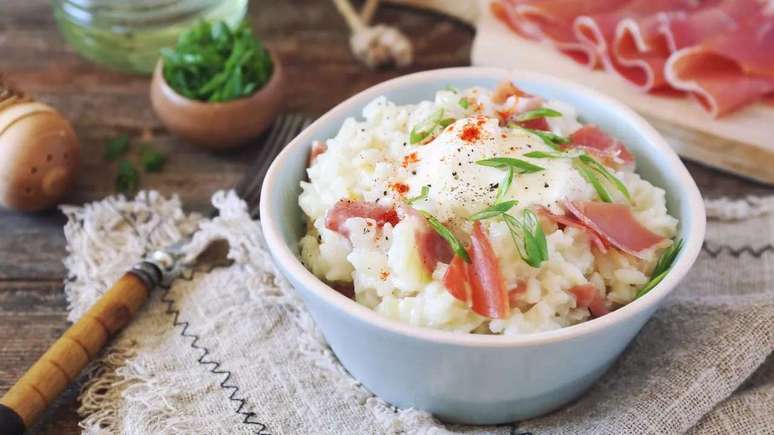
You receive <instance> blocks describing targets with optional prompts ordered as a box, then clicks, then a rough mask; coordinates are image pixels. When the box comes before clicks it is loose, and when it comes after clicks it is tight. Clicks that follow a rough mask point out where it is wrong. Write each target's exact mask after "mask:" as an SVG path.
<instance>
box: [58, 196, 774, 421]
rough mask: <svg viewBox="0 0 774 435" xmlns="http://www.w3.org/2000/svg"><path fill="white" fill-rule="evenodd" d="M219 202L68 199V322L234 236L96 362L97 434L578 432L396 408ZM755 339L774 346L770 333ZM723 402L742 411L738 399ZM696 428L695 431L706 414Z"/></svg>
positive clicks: (729, 219) (735, 214) (241, 210)
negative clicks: (349, 367)
mask: <svg viewBox="0 0 774 435" xmlns="http://www.w3.org/2000/svg"><path fill="white" fill-rule="evenodd" d="M212 202H213V205H214V206H215V207H216V208H217V209H218V210H219V215H218V217H216V218H214V219H212V220H205V219H203V218H202V217H201V216H199V215H197V214H186V213H184V212H183V211H182V207H181V204H180V201H179V199H178V198H177V197H172V198H164V197H162V196H161V195H159V194H158V193H156V192H141V193H140V194H138V195H137V197H136V198H134V200H127V199H125V198H123V197H111V198H107V199H105V200H103V201H99V202H95V203H92V204H87V205H85V206H83V207H63V208H62V210H63V212H64V213H65V215H66V216H67V218H68V223H67V224H66V226H65V236H66V238H67V242H68V254H69V255H68V257H67V258H66V259H65V265H66V267H67V269H68V271H69V276H68V279H67V281H66V283H65V293H66V296H67V300H68V303H69V307H70V313H69V316H68V318H69V320H75V319H77V318H79V317H80V316H81V315H82V314H83V313H84V312H85V311H86V310H87V309H88V307H89V306H90V305H91V304H92V303H93V302H94V301H96V299H97V298H98V297H99V295H100V294H101V292H103V291H104V289H106V288H108V287H109V286H110V285H111V284H112V283H113V282H114V281H115V280H116V279H117V278H118V277H119V276H120V275H122V274H123V273H124V272H125V271H126V270H127V269H128V267H129V266H131V265H132V264H133V263H134V262H136V261H137V260H138V259H139V258H141V257H142V255H143V254H144V253H146V252H148V251H150V250H153V249H157V248H159V247H162V246H165V245H166V244H169V243H171V242H173V241H175V240H177V239H179V238H180V237H182V236H185V235H188V234H191V233H193V232H194V231H196V230H197V229H198V232H197V233H196V235H195V239H194V243H192V245H191V248H190V249H191V250H196V249H201V248H202V247H203V246H205V245H206V244H207V243H208V242H209V241H211V240H213V239H215V238H220V239H225V240H227V241H228V242H229V245H230V252H229V259H230V260H231V261H232V262H233V263H232V264H231V265H230V266H227V267H221V268H217V269H213V270H212V271H210V272H209V273H195V274H194V273H192V274H190V275H188V276H187V277H186V278H185V279H178V280H177V281H175V282H174V283H173V285H172V286H171V287H170V288H169V289H164V290H160V291H156V292H154V294H153V296H152V298H151V300H150V301H149V303H148V304H147V305H146V306H145V307H144V308H143V310H142V311H141V312H140V313H139V314H138V316H137V318H136V319H135V320H134V321H133V322H132V324H130V326H129V327H127V329H126V330H124V331H123V332H122V333H121V334H119V336H117V337H116V338H115V339H114V340H113V342H112V344H111V345H110V347H109V348H108V349H106V351H105V352H104V353H103V355H102V356H101V357H100V359H99V360H98V361H95V362H94V363H92V365H91V366H90V368H89V370H88V371H87V373H86V374H85V375H84V379H85V382H84V386H83V389H82V392H81V394H80V400H81V406H80V408H79V410H78V412H79V414H80V415H81V416H83V420H82V421H81V423H80V425H81V427H82V428H83V430H84V433H87V434H103V433H113V434H119V433H120V434H149V433H154V434H184V433H185V434H188V433H206V434H221V433H222V434H227V433H228V434H231V433H246V434H247V433H256V434H284V433H287V434H296V433H298V434H300V433H341V434H356V433H357V434H365V433H374V434H389V433H393V434H399V433H423V434H438V435H442V434H458V433H477V434H479V433H481V434H519V433H522V432H520V431H521V430H533V431H534V432H535V433H536V434H537V433H540V434H541V435H542V434H543V433H569V432H564V430H565V429H562V430H561V431H557V430H555V429H556V427H561V425H560V426H552V422H551V418H550V417H549V418H546V419H536V420H533V421H528V422H525V424H524V425H519V426H518V427H519V428H520V427H523V429H519V428H517V425H507V426H499V427H487V428H481V427H475V428H474V427H462V426H449V425H443V424H441V423H439V422H438V421H437V420H435V419H434V418H433V417H432V416H431V415H429V414H428V413H426V412H422V411H417V410H413V409H406V410H400V409H396V408H395V407H392V406H391V405H389V404H387V403H385V402H384V401H382V400H380V399H378V398H376V397H374V396H373V395H372V394H371V393H369V392H368V391H367V390H366V389H365V388H363V387H362V386H361V385H360V384H359V383H358V382H357V381H355V380H354V379H353V378H351V377H350V376H349V375H348V374H347V372H346V370H345V369H344V368H343V367H342V366H341V365H340V364H339V363H338V361H337V359H336V357H335V355H334V354H333V353H332V351H331V350H330V348H329V347H328V346H327V344H326V343H325V340H324V338H323V337H322V335H321V333H320V331H319V330H318V329H317V327H316V325H315V323H314V321H313V320H312V318H311V316H310V315H309V314H308V312H307V311H306V310H305V309H304V308H303V304H302V302H301V301H300V299H299V298H298V296H297V295H296V294H295V291H294V290H293V289H292V288H291V287H290V286H289V284H288V283H287V282H286V281H285V280H284V279H283V278H282V277H281V275H280V274H278V273H277V272H276V270H275V269H274V265H273V264H272V262H271V259H270V256H269V255H268V253H267V252H266V251H265V250H264V249H263V246H264V245H263V236H262V233H261V230H260V226H259V225H258V223H257V222H255V221H252V220H251V219H250V218H249V215H248V213H247V210H246V207H245V205H244V203H243V202H242V201H241V200H240V199H239V198H238V197H237V196H236V195H235V194H234V193H233V192H219V193H217V194H216V195H214V197H213V201H212ZM772 205H774V197H771V198H752V197H751V198H748V199H745V200H742V201H729V200H727V199H720V200H714V201H706V206H707V211H708V216H709V217H710V218H711V219H716V220H718V221H719V222H721V225H734V221H738V220H742V219H750V218H760V217H761V216H764V215H765V214H766V213H767V212H770V211H772V210H774V207H772ZM754 240H758V241H763V240H767V239H765V238H755V237H753V238H751V239H750V243H751V244H750V249H751V251H752V252H755V253H758V252H760V253H759V254H758V255H757V256H758V257H762V256H764V255H767V254H769V253H770V251H769V250H763V251H759V249H760V248H759V247H758V246H757V245H755V247H753V246H752V241H754ZM767 241H768V242H770V241H771V239H768V240H767ZM707 246H708V245H705V250H704V252H705V253H707V254H708V255H709V256H710V257H717V256H719V255H721V253H722V252H729V253H731V255H732V257H733V253H732V252H736V251H732V250H739V249H745V248H744V246H747V245H743V246H741V247H740V246H738V245H733V246H732V245H731V244H730V243H727V240H723V239H721V240H719V241H718V244H717V246H719V247H720V248H719V249H720V251H718V250H717V249H718V248H717V247H715V248H709V247H707ZM712 252H717V253H716V254H714V255H713V254H712ZM740 252H741V251H740ZM740 255H741V253H740ZM753 255H754V254H753ZM709 269H711V268H709ZM679 298H680V299H682V297H679ZM764 313H766V315H768V312H764ZM764 321H765V319H764ZM656 323H657V324H659V321H658V320H657V321H656ZM764 326H765V323H764ZM657 327H659V326H658V325H657ZM764 333H765V332H764ZM755 340H763V341H762V342H761V344H762V345H763V346H764V347H765V346H769V347H770V348H771V347H774V339H773V338H771V337H769V339H768V340H769V341H766V339H765V338H764V339H760V338H756V339H755ZM756 346H757V345H756ZM770 352H771V350H769V353H770ZM756 358H757V357H756ZM624 359H626V357H624ZM291 361H292V362H291ZM755 361H757V363H756V362H755ZM760 363H761V361H758V360H757V359H755V358H753V361H750V362H749V365H750V366H751V367H752V369H754V368H755V367H757V366H758V365H760ZM769 365H771V364H769ZM745 367H746V366H745ZM738 369H739V370H741V372H740V373H738V377H739V379H740V380H739V381H738V382H741V381H742V380H744V379H745V378H746V377H747V376H748V375H749V373H747V374H744V373H742V372H744V371H749V372H752V369H748V368H744V369H741V368H738ZM770 372H774V371H771V370H770ZM766 379H768V378H766ZM606 382H607V381H603V382H602V383H606ZM734 382H736V381H734ZM766 382H768V381H766ZM736 385H738V383H737V384H736ZM766 385H767V384H765V385H764V386H766ZM726 388H728V387H726ZM732 390H733V388H732ZM750 391H755V392H759V390H756V389H754V388H753V389H751V390H750ZM766 391H769V390H765V391H764V392H766ZM771 391H772V392H774V389H772V390H771ZM729 392H730V391H729ZM721 394H724V396H723V397H725V395H727V394H728V393H721ZM734 397H736V396H732V398H734ZM740 397H747V396H740ZM715 403H717V402H715ZM722 403H724V404H728V405H726V407H727V408H729V409H738V408H739V405H738V403H737V402H732V401H731V399H728V400H726V401H725V402H722ZM569 408H575V409H577V408H579V407H578V406H576V405H572V406H571V407H569ZM580 408H582V407H580ZM719 408H722V406H721V407H719ZM575 409H573V410H569V409H568V412H569V411H574V410H575ZM713 412H714V411H713ZM711 415H712V413H710V416H709V417H708V418H707V419H705V420H702V422H701V425H704V426H706V427H703V428H704V429H707V428H711V427H714V426H712V425H711V423H712V421H713V420H712V419H713V418H714V419H716V420H717V419H720V420H723V421H727V419H724V418H723V416H722V415H721V416H717V415H716V416H715V417H711ZM697 418H698V417H697ZM685 424H686V425H687V426H685V427H684V428H683V430H686V429H687V428H689V427H691V426H692V425H693V424H695V421H692V422H686V423H685ZM701 425H700V426H701ZM578 427H582V426H578ZM697 427H699V426H697ZM552 428H553V429H552ZM651 428H652V429H654V430H656V429H655V427H651ZM566 430H569V431H572V428H571V427H569V426H568V427H567V429H566ZM707 431H708V432H711V431H709V429H708V430H707ZM525 433H526V432H525ZM600 433H602V432H600Z"/></svg>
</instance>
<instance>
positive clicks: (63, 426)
mask: <svg viewBox="0 0 774 435" xmlns="http://www.w3.org/2000/svg"><path fill="white" fill-rule="evenodd" d="M0 10H1V11H3V13H2V14H0V73H4V74H6V75H7V76H8V77H9V78H10V79H11V80H12V82H13V83H15V84H16V85H17V86H18V87H20V88H21V89H23V90H25V91H27V92H28V93H30V94H32V95H33V96H35V97H36V98H38V99H39V100H41V101H44V102H46V103H49V104H51V105H52V106H54V107H56V108H58V109H59V110H60V111H61V112H62V113H63V114H64V115H65V116H66V117H67V118H69V119H70V120H71V121H72V122H73V123H74V125H75V129H76V131H77V133H78V136H79V138H80V141H81V146H82V149H83V153H82V154H83V167H82V169H81V173H80V179H79V182H78V185H77V187H76V189H75V191H74V192H73V193H72V195H71V196H70V197H69V198H68V202H69V203H75V204H82V203H84V202H87V201H93V200H98V199H100V198H102V197H104V196H106V195H109V194H111V193H113V177H114V171H115V168H114V167H112V166H109V165H106V164H105V163H104V161H103V159H102V146H103V144H104V142H105V141H106V140H107V139H109V138H111V137H114V136H115V135H117V134H118V133H120V132H127V133H129V134H130V136H139V135H141V134H142V133H143V132H146V133H145V134H148V132H150V133H151V134H152V135H153V140H152V141H153V143H154V144H156V146H157V147H159V148H161V149H163V150H164V151H166V152H167V153H168V154H169V156H170V160H169V163H168V165H167V166H166V168H165V169H164V171H163V172H161V173H159V174H154V175H149V176H145V177H144V178H143V179H142V188H146V189H157V190H159V191H161V192H162V193H165V194H172V193H178V194H179V195H180V196H181V198H182V199H183V200H184V202H185V203H186V204H187V206H188V207H189V208H191V209H196V210H201V209H204V208H205V207H206V206H207V204H208V199H209V196H210V194H211V193H212V192H213V191H215V190H217V189H223V188H228V187H229V186H232V185H234V184H235V183H236V182H237V180H238V179H239V178H240V176H241V172H242V171H243V169H244V168H245V166H246V165H247V163H248V162H250V160H251V157H252V156H253V155H254V154H255V146H248V147H247V148H245V149H243V150H240V151H238V152H235V153H231V154H211V153H208V152H205V151H201V150H199V149H197V148H195V147H192V146H190V145H188V144H186V143H183V142H182V141H180V140H177V139H176V138H174V137H171V136H170V135H169V134H167V133H166V132H165V131H164V129H163V127H162V126H161V124H160V123H159V120H158V119H157V118H156V117H155V116H154V114H153V112H152V110H151V108H150V104H149V101H148V84H149V79H148V78H147V77H143V76H133V75H127V74H122V73H118V72H113V71H110V70H107V69H105V68H103V67H100V66H96V65H94V64H91V63H89V62H87V61H85V60H83V59H81V58H80V57H78V56H77V55H75V54H74V53H73V51H72V50H71V49H70V48H69V47H67V46H66V45H65V43H64V42H63V41H62V38H61V36H60V34H59V32H58V30H57V28H56V25H55V23H54V20H53V17H52V14H51V8H50V2H49V1H47V0H26V1H14V0H0ZM250 20H251V21H252V23H253V25H254V27H255V29H256V33H257V34H258V35H260V36H261V37H262V38H263V39H264V40H265V42H266V43H267V45H269V46H270V47H271V48H273V49H274V50H275V51H276V52H277V53H278V55H279V57H280V58H281V59H282V62H283V64H284V65H285V68H286V71H287V75H288V79H289V82H290V83H291V86H290V87H289V98H288V102H287V110H288V111H291V112H301V113H307V114H310V115H317V114H320V113H322V112H324V111H326V110H327V109H329V108H331V107H332V106H333V105H335V104H336V103H338V102H339V101H341V100H343V99H344V98H346V97H349V96H350V95H352V94H354V93H356V92H358V91H360V90H362V89H364V88H367V87H369V86H371V85H373V84H375V83H378V82H381V81H383V80H386V79H388V78H391V77H394V76H397V75H401V74H405V73H408V72H412V71H415V70H424V69H431V68H441V67H447V66H457V65H466V64H468V63H469V54H470V46H471V41H472V38H473V32H472V30H471V29H469V28H467V27H465V26H464V25H463V24H461V23H458V22H455V21H452V20H449V19H446V18H442V17H439V16H435V15H432V14H429V13H423V12H416V11H413V10H408V9H401V8H396V7H382V9H381V10H380V11H379V12H378V14H377V17H376V20H377V21H380V22H386V23H390V24H394V25H397V26H399V27H400V28H401V29H402V30H403V31H405V32H406V34H407V35H408V36H409V37H410V38H411V39H412V41H413V43H414V45H415V50H416V63H415V65H414V66H413V67H412V68H410V69H406V70H400V71H396V70H384V71H369V70H367V69H365V68H364V67H363V66H361V65H360V64H358V63H357V62H355V61H354V59H353V58H352V56H351V55H350V52H349V49H348V32H347V29H346V28H345V26H344V22H343V20H342V19H341V18H340V17H339V16H338V15H337V14H336V12H335V9H334V8H333V6H332V4H331V3H330V2H327V1H320V0H285V1H281V2H278V1H272V0H257V1H252V2H250ZM687 164H688V168H689V169H690V171H691V173H692V174H693V176H694V177H695V178H696V181H697V182H698V184H699V187H700V188H701V189H702V192H703V193H704V195H705V197H710V198H712V197H719V196H724V195H725V196H730V197H742V196H745V195H748V194H762V193H772V189H770V188H768V187H766V186H763V185H759V184H755V183H752V182H749V181H746V180H743V179H741V178H738V177H734V176H730V175H726V174H723V173H720V172H717V171H715V170H712V169H708V168H706V167H704V166H701V165H700V164H696V163H690V162H689V163H687ZM63 224H64V217H63V216H62V215H61V214H60V213H59V212H57V211H51V212H46V213H40V214H19V213H14V212H10V211H4V210H0V395H1V394H2V393H3V392H5V390H7V389H8V388H9V386H10V385H11V384H12V383H13V382H14V381H15V380H16V379H17V378H18V377H19V376H20V375H21V374H22V373H23V372H24V371H25V370H26V369H27V368H28V367H29V366H30V365H31V364H32V363H33V361H35V360H36V359H37V357H38V356H39V355H40V354H42V353H43V351H44V350H45V349H46V348H47V347H48V345H49V344H50V343H51V342H53V341H54V339H56V338H57V337H58V336H59V335H60V334H61V333H62V332H63V331H64V329H65V328H66V327H67V322H66V320H65V319H66V310H67V303H66V301H65V298H64V295H63V292H62V281H63V279H64V278H65V275H66V271H65V268H64V266H63V265H62V259H63V258H64V256H65V240H64V236H63V234H62V225H63ZM77 388H78V387H77V386H74V387H72V388H70V389H69V390H68V392H67V393H66V394H65V395H64V396H63V397H62V398H60V400H59V401H58V402H57V404H56V406H55V407H54V408H53V409H51V410H50V411H49V413H48V415H47V416H46V417H45V419H44V420H43V421H42V422H41V424H40V425H38V427H37V428H36V429H35V430H34V432H35V433H41V434H74V433H80V430H79V428H78V427H77V422H78V416H77V414H76V409H77V406H78V404H77V401H76V395H77Z"/></svg>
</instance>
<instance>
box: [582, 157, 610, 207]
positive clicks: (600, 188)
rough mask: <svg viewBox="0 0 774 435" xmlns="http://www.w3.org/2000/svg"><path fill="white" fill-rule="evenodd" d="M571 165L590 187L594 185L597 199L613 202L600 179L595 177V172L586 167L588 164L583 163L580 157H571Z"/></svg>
mask: <svg viewBox="0 0 774 435" xmlns="http://www.w3.org/2000/svg"><path fill="white" fill-rule="evenodd" d="M572 165H573V167H575V169H576V170H577V171H578V173H579V174H581V176H582V177H583V178H585V179H586V181H588V182H589V184H591V186H592V187H594V190H596V191H597V195H598V196H599V199H601V200H602V201H604V202H613V197H612V196H610V193H608V191H607V189H606V188H605V186H604V185H603V184H602V180H600V179H599V177H597V174H596V173H595V172H594V170H593V169H591V168H590V167H588V165H586V163H584V162H583V160H581V159H573V160H572Z"/></svg>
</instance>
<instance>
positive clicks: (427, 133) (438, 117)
mask: <svg viewBox="0 0 774 435" xmlns="http://www.w3.org/2000/svg"><path fill="white" fill-rule="evenodd" d="M453 122H454V118H444V117H443V108H440V109H438V110H436V111H435V112H433V113H431V114H430V116H428V117H427V118H425V119H423V120H422V121H421V122H419V123H418V124H417V125H415V126H414V128H412V129H411V133H410V134H409V139H410V141H411V143H412V144H416V143H421V142H424V141H425V139H427V138H428V137H431V136H433V135H435V134H436V133H438V131H439V130H440V129H442V128H445V127H447V126H449V124H451V123H453Z"/></svg>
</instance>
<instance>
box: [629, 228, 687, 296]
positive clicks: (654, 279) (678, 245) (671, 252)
mask: <svg viewBox="0 0 774 435" xmlns="http://www.w3.org/2000/svg"><path fill="white" fill-rule="evenodd" d="M681 249H683V239H680V240H678V241H676V242H675V243H673V244H672V246H670V247H669V248H667V250H666V251H664V253H663V254H661V257H660V258H659V259H658V262H657V263H656V267H654V268H653V272H652V273H651V274H650V280H649V281H648V282H647V283H645V285H644V286H642V288H641V289H639V290H638V291H637V295H636V296H634V299H638V298H640V297H642V296H643V295H644V294H645V293H647V292H649V291H651V290H652V289H653V287H655V286H657V285H658V283H660V282H661V281H662V280H663V279H664V277H665V276H666V275H667V272H669V269H671V268H672V263H674V262H675V258H677V254H679V253H680V250H681Z"/></svg>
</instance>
